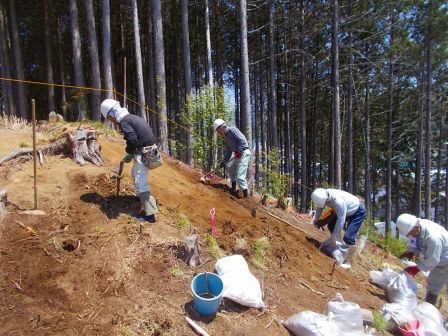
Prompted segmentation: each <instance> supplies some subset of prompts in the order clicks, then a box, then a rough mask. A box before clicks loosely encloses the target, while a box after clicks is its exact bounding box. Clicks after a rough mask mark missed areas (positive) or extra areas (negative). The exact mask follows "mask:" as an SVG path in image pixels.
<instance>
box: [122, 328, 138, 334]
mask: <svg viewBox="0 0 448 336" xmlns="http://www.w3.org/2000/svg"><path fill="white" fill-rule="evenodd" d="M121 334H122V335H123V336H137V334H136V333H135V332H134V331H133V330H132V329H131V327H129V326H124V327H123V328H122V329H121Z"/></svg>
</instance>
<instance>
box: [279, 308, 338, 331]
mask: <svg viewBox="0 0 448 336" xmlns="http://www.w3.org/2000/svg"><path fill="white" fill-rule="evenodd" d="M282 323H283V325H284V326H285V327H286V328H287V329H288V330H289V331H291V332H292V333H293V334H294V335H296V336H338V335H341V333H340V330H339V327H338V326H337V325H336V323H334V322H332V321H330V320H329V318H328V317H327V316H325V315H322V314H318V313H315V312H312V311H303V312H300V313H298V314H295V315H293V316H291V317H289V318H288V319H287V320H286V321H282Z"/></svg>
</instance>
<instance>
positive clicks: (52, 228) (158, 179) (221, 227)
mask: <svg viewBox="0 0 448 336" xmlns="http://www.w3.org/2000/svg"><path fill="white" fill-rule="evenodd" d="M123 148H124V146H123V143H120V142H116V141H113V142H108V141H104V140H103V141H102V153H103V155H104V156H105V158H106V166H105V167H95V166H93V165H86V166H85V167H80V166H78V165H76V164H75V163H74V162H73V161H72V160H70V159H68V158H64V157H51V158H49V161H48V163H47V165H46V166H45V167H39V169H38V181H39V184H38V186H37V188H38V189H37V190H38V193H39V204H40V208H41V209H42V210H44V211H45V212H46V215H45V216H28V215H23V214H20V212H19V211H17V210H19V208H20V209H30V208H32V207H33V189H32V163H31V162H26V163H24V164H23V165H22V166H20V167H15V168H11V167H1V168H0V185H1V186H2V187H6V188H7V189H8V192H9V197H10V199H11V200H12V201H13V204H15V206H13V207H12V208H11V209H10V210H12V211H10V213H9V214H8V215H7V216H6V217H5V218H4V219H3V220H2V221H1V227H0V264H1V265H2V266H1V268H2V277H1V278H0V307H1V311H0V321H1V322H0V334H2V335H3V334H8V333H13V332H14V333H16V334H21V335H31V334H33V335H96V334H98V335H106V334H108V335H120V334H123V335H190V334H194V333H193V331H192V330H191V329H190V327H189V326H188V325H187V324H186V323H185V319H184V316H185V315H188V316H190V317H191V318H193V319H195V320H196V321H198V323H199V324H200V325H201V326H202V327H203V328H204V329H206V330H207V331H208V332H209V333H210V334H212V335H287V334H288V333H287V331H286V330H285V329H284V328H283V327H282V326H281V325H280V324H279V323H277V322H278V321H279V320H280V319H284V318H286V317H288V316H289V315H291V314H294V313H297V312H298V311H301V310H314V311H317V312H321V311H322V310H323V309H324V307H325V304H326V302H327V301H328V300H330V299H331V298H333V297H334V296H335V294H336V293H337V292H340V293H342V294H343V296H344V298H345V299H346V300H350V301H354V302H356V303H358V304H359V305H360V306H361V307H363V308H367V309H378V308H379V307H381V306H382V305H383V304H384V297H383V292H382V290H380V289H377V288H376V287H373V286H372V285H370V283H369V281H368V271H369V270H370V269H371V268H372V267H375V266H376V267H377V266H378V265H373V264H372V262H370V264H368V266H367V267H366V266H364V265H365V263H367V261H366V260H365V259H366V258H365V257H363V258H364V260H363V259H360V260H358V264H357V265H356V266H355V267H354V269H353V270H350V271H347V270H343V269H341V268H339V267H336V268H335V267H334V262H333V260H332V259H330V258H328V257H326V256H325V255H323V254H321V253H320V252H319V251H318V246H319V244H320V241H321V240H322V239H323V238H324V237H325V234H324V233H322V232H321V231H318V230H315V229H314V228H312V227H310V225H309V224H308V222H309V218H307V217H306V216H305V215H296V214H295V215H294V214H286V213H284V212H276V216H281V217H282V219H283V221H287V222H288V223H291V224H292V225H286V224H285V223H284V222H283V221H281V220H277V219H275V218H273V217H271V216H269V215H268V214H267V213H266V211H265V210H262V209H261V208H260V207H259V208H258V211H257V217H256V218H254V217H252V216H251V210H252V209H253V208H254V207H255V206H259V204H258V202H257V201H258V199H257V198H253V199H249V200H239V199H235V198H233V197H231V196H229V194H228V193H227V192H226V191H225V188H223V185H221V184H219V183H215V182H212V184H211V185H206V184H203V183H201V182H200V174H199V172H198V171H196V170H194V169H191V168H190V167H188V166H186V165H184V164H182V163H179V162H177V161H174V160H172V159H170V158H165V161H164V162H165V164H164V165H163V166H162V167H161V168H158V169H156V170H154V171H151V173H150V177H149V180H150V186H151V191H152V193H153V194H154V195H155V197H156V198H157V199H158V201H159V205H160V212H159V214H158V222H157V223H156V224H155V225H152V226H150V225H149V224H142V223H141V222H139V221H138V220H136V219H135V217H134V216H135V215H136V214H138V212H139V211H140V205H139V201H138V198H137V197H136V196H135V193H134V191H133V181H132V177H131V176H130V168H131V167H130V165H126V167H125V174H124V177H123V179H122V181H121V193H120V195H118V196H117V195H116V194H115V192H116V178H115V177H114V174H113V173H112V172H111V169H112V167H113V165H114V164H116V163H117V162H118V161H119V160H120V158H121V157H122V155H123ZM212 208H215V209H216V223H217V231H218V238H217V241H218V243H219V246H220V248H221V250H222V252H223V253H225V254H227V255H230V254H234V253H241V254H243V255H244V256H245V257H246V259H247V260H248V262H251V260H252V258H253V248H254V244H255V242H256V241H257V240H258V239H260V238H262V237H267V239H268V240H269V248H268V250H267V259H266V263H265V267H264V268H262V269H257V268H254V267H252V266H251V270H252V271H253V273H254V275H255V276H256V277H257V278H258V279H259V280H260V281H261V283H262V287H263V292H264V300H265V303H266V305H267V307H268V308H267V309H266V310H265V311H263V312H261V311H258V310H256V309H247V308H244V307H242V306H239V305H237V304H234V303H232V302H230V301H225V302H223V305H222V307H221V308H220V310H219V312H218V313H217V315H216V316H213V317H211V318H201V317H199V316H198V315H197V314H196V313H195V312H194V310H193V309H192V296H191V294H190V292H189V288H190V282H191V280H192V279H193V277H194V275H195V274H196V273H198V272H203V271H204V270H208V271H212V270H213V267H214V263H215V261H214V260H213V259H212V258H211V257H210V255H208V252H207V246H206V245H205V244H204V243H201V248H202V254H203V260H204V261H207V260H208V259H212V260H211V261H210V262H208V263H204V265H202V267H200V268H198V269H191V268H189V267H188V266H186V265H185V264H184V263H183V262H182V261H181V260H180V259H178V258H177V246H178V245H179V244H180V242H181V241H182V239H183V237H184V236H186V235H187V234H188V233H189V232H190V230H191V228H190V226H191V227H195V228H197V232H198V234H199V235H200V237H201V240H202V242H203V241H204V240H203V237H204V235H205V234H206V233H208V232H210V210H211V209H212ZM181 214H182V215H183V218H187V219H188V222H189V223H190V225H189V226H187V227H182V225H180V223H179V216H180V215H181ZM19 223H20V224H22V225H20V224H19ZM294 226H297V227H299V228H300V230H299V229H297V228H295V227H294ZM24 227H25V228H26V227H29V228H31V229H32V230H33V231H34V232H35V233H34V234H33V233H31V232H32V231H29V230H26V229H24ZM378 263H381V260H379V261H378Z"/></svg>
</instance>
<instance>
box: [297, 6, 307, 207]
mask: <svg viewBox="0 0 448 336" xmlns="http://www.w3.org/2000/svg"><path fill="white" fill-rule="evenodd" d="M299 28H300V37H299V38H300V40H299V46H300V47H299V48H300V51H299V66H300V77H299V99H300V103H299V104H300V105H299V109H300V112H299V114H300V148H301V155H300V166H301V181H300V183H301V186H300V210H301V211H302V212H305V211H306V209H307V203H308V200H307V197H306V196H307V195H306V194H307V192H306V189H307V185H308V181H307V175H308V172H307V164H308V163H307V153H306V147H307V146H306V108H305V76H306V73H305V50H304V48H305V32H304V31H305V1H304V0H301V1H300V23H299ZM298 159H299V158H298V157H295V158H294V160H298Z"/></svg>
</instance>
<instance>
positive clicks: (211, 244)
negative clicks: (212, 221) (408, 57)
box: [204, 233, 224, 259]
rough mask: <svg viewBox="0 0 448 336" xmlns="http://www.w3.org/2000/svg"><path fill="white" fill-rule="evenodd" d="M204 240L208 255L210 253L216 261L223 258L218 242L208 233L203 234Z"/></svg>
mask: <svg viewBox="0 0 448 336" xmlns="http://www.w3.org/2000/svg"><path fill="white" fill-rule="evenodd" d="M204 240H205V242H206V244H207V246H208V253H210V255H211V256H213V257H214V258H216V259H218V258H221V257H223V256H224V253H222V251H221V248H220V247H219V244H218V241H217V240H216V239H215V238H213V236H212V235H211V234H210V233H206V234H205V236H204Z"/></svg>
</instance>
